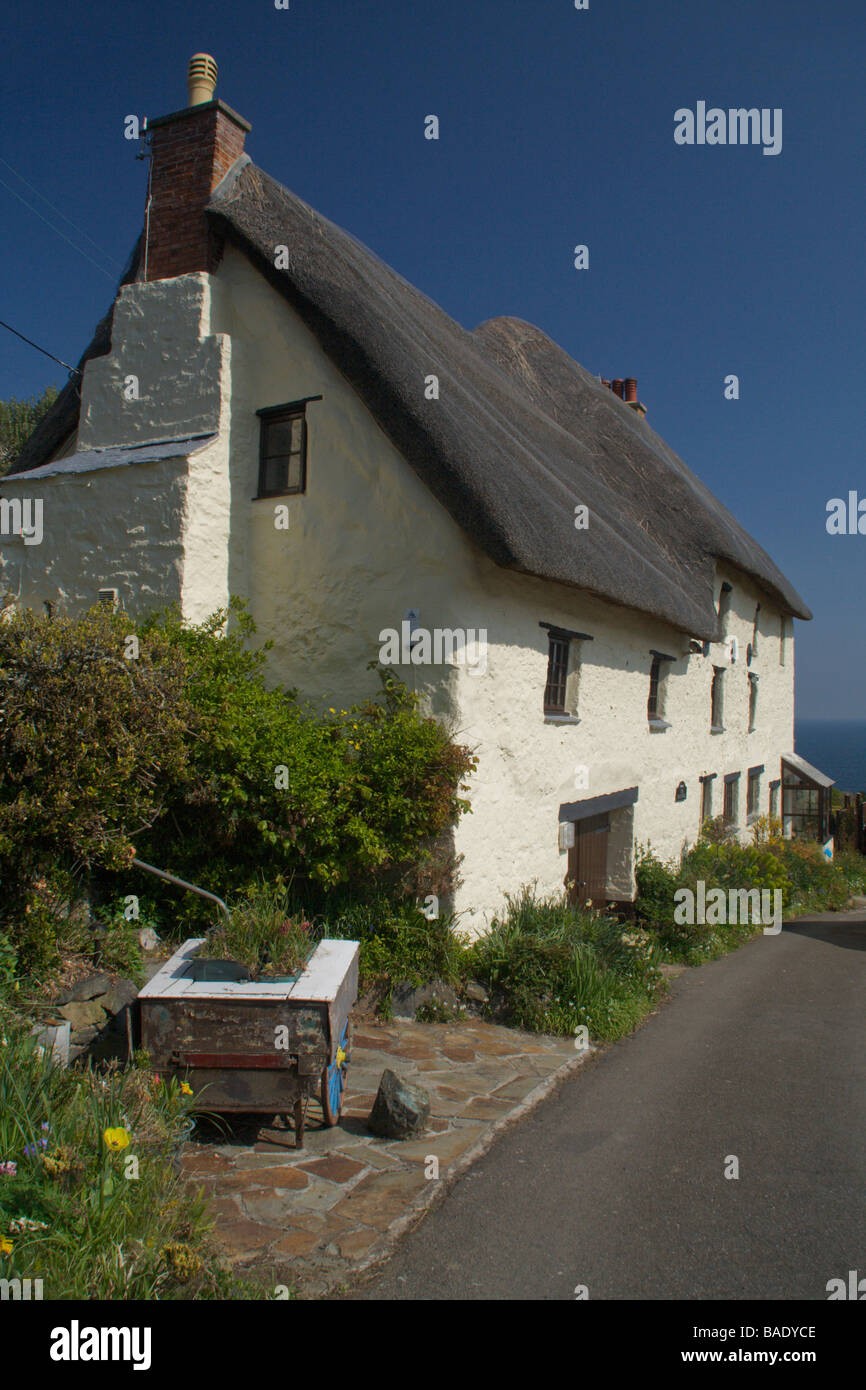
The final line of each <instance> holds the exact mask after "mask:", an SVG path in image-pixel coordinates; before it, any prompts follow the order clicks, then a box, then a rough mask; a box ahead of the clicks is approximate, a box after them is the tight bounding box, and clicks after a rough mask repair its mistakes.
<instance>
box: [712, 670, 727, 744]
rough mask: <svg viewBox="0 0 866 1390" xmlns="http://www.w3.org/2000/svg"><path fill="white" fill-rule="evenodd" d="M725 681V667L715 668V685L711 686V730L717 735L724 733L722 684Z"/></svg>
mask: <svg viewBox="0 0 866 1390" xmlns="http://www.w3.org/2000/svg"><path fill="white" fill-rule="evenodd" d="M724 679H725V668H724V666H714V667H713V683H712V685H711V686H710V728H711V730H714V731H715V732H716V733H724V728H725V726H724V724H723V722H722V720H723V716H724V701H723V698H722V682H723V681H724Z"/></svg>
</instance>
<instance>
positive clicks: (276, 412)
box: [253, 396, 322, 501]
mask: <svg viewBox="0 0 866 1390" xmlns="http://www.w3.org/2000/svg"><path fill="white" fill-rule="evenodd" d="M321 399H322V397H321V396H305V397H304V399H303V400H300V401H287V402H286V403H285V404H284V405H269V406H265V408H264V409H262V410H257V411H256V415H257V416H258V418H259V475H258V491H257V493H256V495H255V497H254V498H253V501H258V500H259V499H260V498H269V497H300V496H302V495H303V494H304V493H305V492H306V490H307V449H308V439H309V436H308V429H307V405H308V404H309V402H310V401H320V400H321ZM293 420H300V422H301V446H300V448H299V449H297V450H290V452H289V453H288V454H268V453H267V443H268V432H269V430H270V429H271V427H272V426H273V425H283V424H287V423H288V422H289V421H293ZM276 458H285V459H286V460H287V465H286V482H287V483H288V480H289V476H290V473H291V460H292V459H294V458H299V459H300V467H299V475H300V476H299V481H298V485H297V486H296V487H289V486H286V487H279V488H265V487H264V482H265V473H266V468H267V464H268V462H269V461H270V460H272V459H276Z"/></svg>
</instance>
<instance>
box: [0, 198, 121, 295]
mask: <svg viewBox="0 0 866 1390" xmlns="http://www.w3.org/2000/svg"><path fill="white" fill-rule="evenodd" d="M0 185H2V186H3V188H5V189H6V191H7V193H11V194H12V197H13V198H17V199H18V201H19V203H23V204H24V206H25V207H26V208H29V209H30V211H31V212H32V213H35V215H36V216H37V217H38V218H39V220H40V222H44V223H45V225H46V227H50V228H51V230H52V232H56V233H57V235H58V236H59V237H62V238H63V240H64V241H65V242H67V243H68V244H69V245H70V246H71V247H72V249H73V251H77V252H78V254H79V256H83V257H84V259H85V260H86V261H89V262H90V264H91V265H92V266H95V267H96V269H97V270H98V271H99V273H100V274H101V275H104V276H105V277H106V279H108V280H110V281H111V282H112V284H115V283H116V281H117V275H112V274H111V272H110V271H108V270H106V269H105V266H102V265H100V264H99V262H98V261H95V260H94V259H93V257H92V256H88V254H87V252H86V251H82V249H81V247H80V246H76V245H75V242H74V241H73V240H72V239H71V237H68V236H67V235H66V233H65V232H62V231H61V230H60V228H59V227H55V225H54V223H53V222H49V221H48V218H47V217H43V216H42V213H41V212H40V211H39V209H38V208H35V207H34V206H33V204H32V203H28V201H27V199H26V198H22V197H21V194H20V193H16V192H15V189H14V188H10V187H9V185H8V183H6V182H5V180H4V179H0Z"/></svg>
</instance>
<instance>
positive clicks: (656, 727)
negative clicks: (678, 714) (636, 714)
mask: <svg viewBox="0 0 866 1390" xmlns="http://www.w3.org/2000/svg"><path fill="white" fill-rule="evenodd" d="M648 722H649V731H650V733H651V734H663V733H664V731H665V729H669V728H670V727H671V726H670V724H668V722H667V720H665V719H650V720H649V721H648Z"/></svg>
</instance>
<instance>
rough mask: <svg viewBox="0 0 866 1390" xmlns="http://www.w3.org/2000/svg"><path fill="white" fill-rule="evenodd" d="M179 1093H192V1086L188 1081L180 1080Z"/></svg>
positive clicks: (189, 1094)
mask: <svg viewBox="0 0 866 1390" xmlns="http://www.w3.org/2000/svg"><path fill="white" fill-rule="evenodd" d="M180 1093H181V1095H182V1096H191V1095H192V1086H190V1084H189V1082H188V1081H182V1082H181V1083H180Z"/></svg>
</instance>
